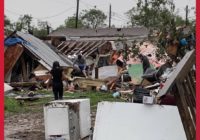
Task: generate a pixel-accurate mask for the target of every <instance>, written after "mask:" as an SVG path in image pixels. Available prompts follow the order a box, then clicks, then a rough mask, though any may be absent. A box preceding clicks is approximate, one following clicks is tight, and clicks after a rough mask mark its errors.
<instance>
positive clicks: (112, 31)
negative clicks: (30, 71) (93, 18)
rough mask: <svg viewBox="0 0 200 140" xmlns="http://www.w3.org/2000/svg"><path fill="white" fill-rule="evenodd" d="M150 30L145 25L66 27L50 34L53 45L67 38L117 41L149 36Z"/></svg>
mask: <svg viewBox="0 0 200 140" xmlns="http://www.w3.org/2000/svg"><path fill="white" fill-rule="evenodd" d="M148 34H149V30H148V29H147V28H145V27H133V28H100V29H82V28H81V29H74V28H65V29H59V30H56V31H53V32H52V33H50V34H49V35H48V37H50V38H51V41H52V45H53V46H57V45H58V44H60V41H66V40H107V41H116V40H119V39H122V38H123V39H126V40H134V39H139V38H147V37H148Z"/></svg>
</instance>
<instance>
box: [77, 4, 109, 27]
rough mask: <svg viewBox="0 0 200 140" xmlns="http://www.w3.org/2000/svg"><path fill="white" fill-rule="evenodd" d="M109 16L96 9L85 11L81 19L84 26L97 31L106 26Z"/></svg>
mask: <svg viewBox="0 0 200 140" xmlns="http://www.w3.org/2000/svg"><path fill="white" fill-rule="evenodd" d="M106 18H107V16H106V15H105V14H104V13H103V11H101V10H98V9H96V8H93V9H90V10H83V11H82V13H81V19H82V21H83V24H84V25H85V26H86V27H88V28H93V29H96V28H97V27H101V26H103V25H104V22H105V20H106Z"/></svg>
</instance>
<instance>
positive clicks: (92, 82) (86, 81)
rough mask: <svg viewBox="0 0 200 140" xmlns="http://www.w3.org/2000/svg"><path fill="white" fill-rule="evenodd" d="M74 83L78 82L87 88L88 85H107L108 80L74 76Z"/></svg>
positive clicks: (80, 85)
mask: <svg viewBox="0 0 200 140" xmlns="http://www.w3.org/2000/svg"><path fill="white" fill-rule="evenodd" d="M73 83H76V84H78V85H79V87H80V88H83V89H86V88H88V87H100V86H102V85H105V84H106V81H105V80H99V79H86V78H80V77H76V78H74V81H73Z"/></svg>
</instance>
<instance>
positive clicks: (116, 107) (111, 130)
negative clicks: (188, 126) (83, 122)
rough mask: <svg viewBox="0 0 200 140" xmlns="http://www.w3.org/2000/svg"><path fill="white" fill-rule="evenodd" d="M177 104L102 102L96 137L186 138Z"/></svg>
mask: <svg viewBox="0 0 200 140" xmlns="http://www.w3.org/2000/svg"><path fill="white" fill-rule="evenodd" d="M186 139H187V138H186V135H185V132H184V128H183V124H182V122H181V118H180V115H179V112H178V108H177V107H176V106H169V105H145V104H137V103H119V102H101V103H99V104H98V107H97V114H96V120H95V127H94V133H93V140H186Z"/></svg>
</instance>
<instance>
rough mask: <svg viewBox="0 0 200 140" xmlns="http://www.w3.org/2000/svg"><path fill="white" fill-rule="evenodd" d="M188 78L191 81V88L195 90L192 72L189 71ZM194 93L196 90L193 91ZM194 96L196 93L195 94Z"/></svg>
mask: <svg viewBox="0 0 200 140" xmlns="http://www.w3.org/2000/svg"><path fill="white" fill-rule="evenodd" d="M188 75H189V79H190V81H191V84H192V88H193V89H194V90H196V86H195V83H194V79H193V76H192V72H189V74H188ZM195 93H196V91H195ZM195 97H196V95H195Z"/></svg>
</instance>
